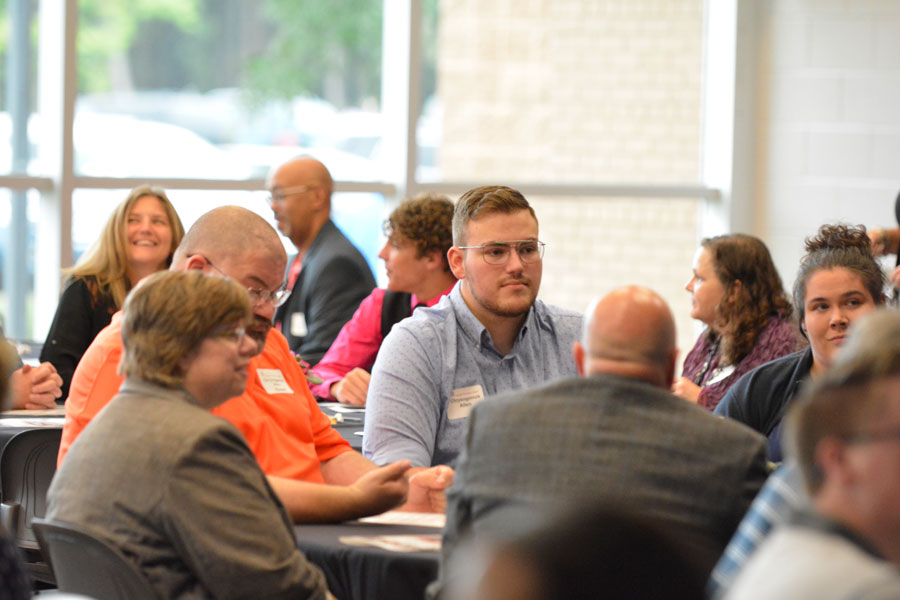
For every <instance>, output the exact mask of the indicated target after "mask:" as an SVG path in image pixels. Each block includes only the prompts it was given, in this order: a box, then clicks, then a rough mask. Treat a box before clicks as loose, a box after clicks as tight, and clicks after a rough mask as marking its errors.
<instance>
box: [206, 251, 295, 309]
mask: <svg viewBox="0 0 900 600" xmlns="http://www.w3.org/2000/svg"><path fill="white" fill-rule="evenodd" d="M203 258H204V260H206V264H208V265H209V266H210V267H212V268H213V269H215V270H216V271H218V272H219V274H220V275H221V276H222V277H224V278H225V279H232V277H229V276H228V274H227V273H225V272H224V271H223V270H222V269H220V268H219V267H217V266H216V265H214V264H213V263H212V261H211V260H209V259H208V258H206V257H205V256H204V257H203ZM244 289H246V290H247V293H248V294H249V295H250V302H251V303H252V304H253V306H262V305H263V304H271V305H272V306H274V307H275V308H278V307H279V306H281V305H282V304H284V303H285V302H287V299H288V296H290V295H291V292H290V290H288V289H287V285H282V286H281V287H280V288H278V289H277V290H275V291H274V292H271V291H269V290H264V289H262V288H255V287H247V286H245V288H244Z"/></svg>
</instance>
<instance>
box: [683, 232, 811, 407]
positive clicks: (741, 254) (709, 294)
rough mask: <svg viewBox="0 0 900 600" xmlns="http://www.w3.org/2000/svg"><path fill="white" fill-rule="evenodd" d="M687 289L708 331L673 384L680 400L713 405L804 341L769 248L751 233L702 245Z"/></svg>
mask: <svg viewBox="0 0 900 600" xmlns="http://www.w3.org/2000/svg"><path fill="white" fill-rule="evenodd" d="M685 289H686V290H687V291H689V292H690V293H691V316H692V317H693V318H695V319H698V320H700V321H702V322H703V323H704V324H706V330H705V331H704V332H703V333H702V334H700V337H699V338H698V339H697V343H696V344H694V347H693V348H692V349H691V351H690V352H689V353H688V355H687V357H686V358H685V361H684V368H683V371H682V376H681V377H680V378H679V379H677V380H676V381H675V383H674V385H673V386H672V391H673V392H674V393H675V394H677V395H679V396H681V397H682V398H685V399H687V400H691V401H693V402H696V403H698V404H700V405H701V406H703V407H704V408H707V409H709V410H713V409H715V408H716V406H717V405H718V404H719V401H720V400H721V399H722V397H723V396H724V395H725V393H726V392H727V391H728V388H730V387H731V386H732V385H733V384H734V383H735V382H736V381H737V380H738V379H740V377H741V376H742V375H743V374H744V373H747V372H749V371H750V370H752V369H754V368H756V367H758V366H759V365H762V364H765V363H767V362H769V361H771V360H775V359H776V358H780V357H782V356H784V355H786V354H790V353H791V352H794V351H795V350H798V349H799V348H801V347H802V346H803V345H804V344H803V341H802V338H801V336H800V332H799V331H798V330H797V326H796V325H794V323H793V321H792V319H791V315H792V313H793V308H792V307H791V302H790V300H788V298H787V295H786V294H785V292H784V287H783V286H782V285H781V277H779V276H778V271H777V270H776V269H775V265H774V264H773V263H772V257H771V255H770V254H769V250H768V248H766V245H765V244H763V243H762V241H760V240H759V239H757V238H755V237H753V236H750V235H743V234H732V235H720V236H716V237H712V238H706V239H704V240H703V241H702V242H700V248H698V250H697V254H696V256H695V258H694V267H693V274H692V275H691V278H690V280H688V282H687V285H685Z"/></svg>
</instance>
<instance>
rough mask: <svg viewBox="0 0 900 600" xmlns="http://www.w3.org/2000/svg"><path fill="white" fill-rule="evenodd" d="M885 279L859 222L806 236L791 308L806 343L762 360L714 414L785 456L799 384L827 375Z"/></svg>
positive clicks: (877, 302) (878, 298) (773, 454)
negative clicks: (787, 424)
mask: <svg viewBox="0 0 900 600" xmlns="http://www.w3.org/2000/svg"><path fill="white" fill-rule="evenodd" d="M884 286H885V277H884V273H883V272H882V270H881V267H880V266H879V265H878V263H877V262H875V258H874V257H873V256H872V249H871V243H870V242H869V238H868V236H866V230H865V228H864V227H862V226H858V227H849V226H847V225H823V226H822V227H820V228H819V231H818V233H817V234H816V235H815V236H813V237H811V238H807V240H806V255H805V256H804V257H803V259H802V260H801V261H800V269H799V270H798V272H797V278H796V279H795V280H794V306H795V307H796V309H797V312H798V313H799V314H798V319H799V321H800V329H801V330H802V331H803V333H804V335H806V337H807V338H808V339H809V347H808V348H806V349H805V350H801V351H799V352H795V353H794V354H790V355H788V356H785V357H782V358H779V359H776V360H774V361H772V362H770V363H767V364H765V365H762V366H761V367H758V368H756V369H754V370H753V371H750V372H749V373H747V374H746V375H744V376H743V377H742V378H741V379H740V380H739V381H738V382H737V383H735V384H734V385H733V386H732V387H731V389H730V390H728V393H727V394H725V397H724V398H723V399H722V402H721V403H720V404H719V406H717V407H716V410H715V412H716V414H719V415H723V416H726V417H730V418H732V419H735V420H737V421H740V422H741V423H744V424H746V425H748V426H749V427H751V428H753V429H755V430H756V431H759V432H760V433H762V434H763V435H765V436H767V437H768V438H769V459H770V460H772V461H773V462H781V460H782V449H781V433H782V419H783V417H784V415H785V414H786V413H787V410H788V407H789V406H790V404H791V403H792V402H793V400H794V398H795V397H796V395H797V392H798V391H799V389H800V385H801V384H802V383H803V382H804V381H805V380H806V379H808V378H812V379H816V378H817V377H820V376H821V375H822V374H824V373H825V372H826V371H827V370H828V368H829V367H830V366H831V363H832V362H834V360H835V358H836V357H837V356H838V354H839V352H840V350H841V346H843V344H844V342H845V341H846V339H847V335H848V334H849V333H850V331H851V327H852V325H853V322H854V321H855V320H856V319H857V318H859V317H861V316H862V315H864V314H866V313H868V312H871V311H873V310H875V309H876V308H877V307H878V306H881V305H883V304H884V292H883V290H884Z"/></svg>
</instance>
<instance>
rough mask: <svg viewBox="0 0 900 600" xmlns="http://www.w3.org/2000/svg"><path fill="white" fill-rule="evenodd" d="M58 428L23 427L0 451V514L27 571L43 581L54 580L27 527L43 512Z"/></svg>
mask: <svg viewBox="0 0 900 600" xmlns="http://www.w3.org/2000/svg"><path fill="white" fill-rule="evenodd" d="M61 435H62V430H60V429H59V428H56V427H51V428H35V429H26V430H24V431H21V432H19V433H17V434H16V435H14V436H13V437H12V438H11V439H10V440H9V442H7V443H6V446H4V447H3V453H2V454H0V495H2V500H3V506H2V508H0V517H2V518H3V519H4V521H6V522H5V523H4V525H6V529H7V530H8V532H9V534H10V535H11V536H12V537H13V538H14V539H15V540H16V545H17V546H18V547H19V549H20V550H21V551H22V554H23V556H24V558H25V568H26V570H27V571H28V574H29V575H31V577H32V578H33V579H35V580H37V581H40V582H43V583H50V584H53V583H55V581H54V579H53V573H52V572H51V571H50V568H49V567H48V566H47V564H46V562H45V561H44V559H43V556H42V555H41V551H40V546H39V545H38V541H37V538H35V536H34V532H33V531H32V529H31V522H32V520H33V519H34V518H35V517H43V516H44V514H46V512H47V488H49V487H50V480H51V479H53V475H54V473H56V456H57V454H58V453H59V440H60V436H61Z"/></svg>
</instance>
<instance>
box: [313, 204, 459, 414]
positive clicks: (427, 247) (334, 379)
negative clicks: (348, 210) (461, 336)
mask: <svg viewBox="0 0 900 600" xmlns="http://www.w3.org/2000/svg"><path fill="white" fill-rule="evenodd" d="M452 221H453V203H452V202H451V201H450V200H449V199H448V198H447V197H446V196H442V195H439V194H420V195H418V196H416V197H414V198H411V199H409V200H406V201H405V202H403V203H402V204H401V205H400V206H399V207H398V208H397V209H396V210H394V212H392V213H391V216H390V217H388V219H387V221H385V223H384V232H385V235H387V243H385V245H384V248H382V250H381V252H380V253H379V254H378V256H379V257H380V258H381V259H382V260H383V261H384V266H385V268H386V269H387V276H388V285H387V288H386V289H385V288H375V290H373V291H372V293H371V294H370V295H369V296H368V297H367V298H366V299H365V300H363V301H362V303H360V305H359V308H358V309H357V310H356V312H355V313H354V314H353V318H352V319H350V321H349V322H348V323H347V324H346V325H344V327H343V328H342V329H341V332H340V333H339V334H338V336H337V339H335V340H334V343H333V344H332V345H331V348H329V350H328V352H327V353H326V354H325V356H324V357H323V358H322V360H321V361H320V362H319V364H318V365H316V367H315V369H314V373H315V374H316V375H318V376H319V377H320V378H321V379H322V383H320V384H316V385H314V386H312V387H311V389H312V392H313V394H315V395H316V397H318V398H321V399H323V400H337V401H339V402H343V403H345V404H356V405H363V404H365V403H366V394H367V392H368V390H369V372H370V371H371V369H372V365H373V364H374V363H375V357H376V355H377V354H378V349H379V348H380V347H381V342H382V341H383V340H384V336H386V335H387V334H388V332H389V331H390V330H391V328H392V327H393V326H394V324H395V323H398V322H400V321H402V320H403V319H405V318H406V317H408V316H410V315H412V313H413V310H414V309H415V308H416V307H418V306H434V305H435V304H437V303H438V301H439V300H440V299H441V298H442V297H444V296H445V295H447V294H449V293H450V290H451V289H453V286H454V285H455V284H456V277H455V276H454V275H453V273H452V272H451V271H450V264H449V263H448V262H447V251H448V250H449V249H450V246H452V245H453V235H452V227H451V223H452Z"/></svg>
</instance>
